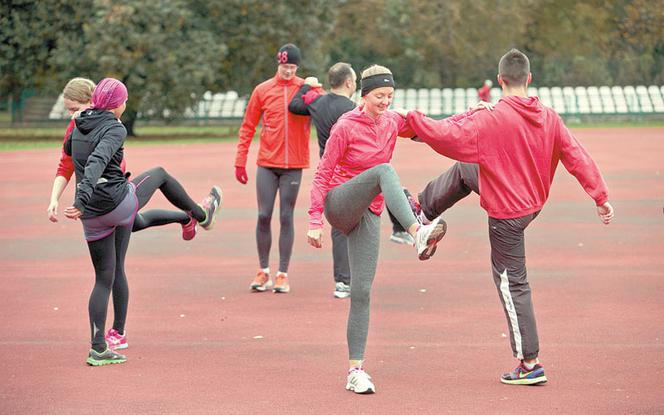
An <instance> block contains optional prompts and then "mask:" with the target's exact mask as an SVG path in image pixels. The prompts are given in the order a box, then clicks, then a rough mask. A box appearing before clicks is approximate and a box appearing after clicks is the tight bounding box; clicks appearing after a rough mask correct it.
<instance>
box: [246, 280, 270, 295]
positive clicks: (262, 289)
mask: <svg viewBox="0 0 664 415" xmlns="http://www.w3.org/2000/svg"><path fill="white" fill-rule="evenodd" d="M271 287H272V281H268V282H267V283H266V284H263V285H253V284H252V285H250V286H249V288H251V290H252V291H256V292H259V293H262V292H265V291H267V290H268V289H270V288H271Z"/></svg>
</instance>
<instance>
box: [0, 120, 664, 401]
mask: <svg viewBox="0 0 664 415" xmlns="http://www.w3.org/2000/svg"><path fill="white" fill-rule="evenodd" d="M575 134H576V135H577V136H578V137H579V138H580V139H581V140H582V141H583V142H584V144H585V145H586V147H587V148H588V149H589V151H590V153H591V154H592V155H593V156H594V158H595V159H596V161H597V162H598V164H599V165H600V167H601V169H602V171H603V172H604V174H605V177H606V180H607V182H608V184H609V187H610V194H611V201H612V202H613V204H614V207H615V208H616V217H615V222H614V223H613V224H611V225H610V226H603V225H601V224H600V222H599V219H598V218H597V217H596V214H595V209H594V206H593V203H592V201H591V200H590V199H589V198H588V197H587V195H586V194H585V193H584V192H583V190H582V189H581V187H580V186H579V185H578V184H577V183H576V182H575V181H574V179H573V178H572V177H571V176H570V175H569V174H568V173H567V172H566V171H565V170H564V168H563V167H562V166H561V167H560V168H559V173H558V176H557V178H556V181H555V183H554V186H553V189H552V193H551V197H550V200H549V203H548V204H547V206H546V207H545V209H544V211H543V212H542V214H541V215H540V216H539V217H538V219H537V220H536V221H535V223H534V224H533V225H531V227H530V229H529V230H528V232H527V256H528V266H529V278H530V281H531V285H532V287H533V293H534V301H535V311H536V314H537V319H538V325H539V330H540V343H541V355H540V357H541V359H542V362H543V363H544V365H545V368H546V371H547V375H548V377H549V379H550V381H549V383H548V384H547V385H545V386H540V387H518V386H506V385H502V384H501V383H500V382H499V381H498V376H499V375H500V373H502V372H503V371H505V370H507V369H509V368H511V367H512V366H514V365H515V360H513V359H512V357H511V351H510V348H509V342H508V339H507V338H505V335H504V333H507V326H506V321H505V318H504V315H503V313H502V311H501V307H500V302H499V300H498V296H497V294H496V291H495V287H494V285H493V281H492V278H491V275H490V266H489V258H488V253H489V250H488V238H487V230H486V226H487V225H486V216H485V214H484V212H483V211H482V210H481V209H480V208H479V206H478V198H477V196H474V195H473V196H471V197H469V198H467V199H466V200H465V201H463V202H462V203H461V204H460V205H458V206H457V207H455V208H454V209H453V210H451V211H450V213H449V214H448V215H447V216H446V217H447V220H448V223H449V230H448V236H446V239H445V240H444V241H443V243H442V246H441V247H439V249H438V251H437V253H436V256H435V257H434V258H432V259H431V260H430V261H428V262H419V261H417V259H416V256H415V253H414V252H413V250H412V248H408V247H404V246H399V245H395V244H393V243H390V242H389V241H388V237H389V221H388V220H387V219H385V220H383V232H384V235H383V238H382V241H384V242H383V243H382V247H381V260H380V264H379V267H378V274H377V278H376V281H375V284H374V290H373V297H372V300H373V301H372V320H371V325H370V333H369V341H368V346H367V363H366V367H367V370H368V371H369V372H370V373H371V374H372V376H373V377H374V380H375V382H376V385H377V388H378V393H377V394H375V395H372V396H358V395H355V394H353V393H350V392H347V391H345V390H344V384H345V373H346V356H347V354H346V343H345V323H346V316H347V312H348V301H347V300H335V299H333V298H332V276H331V272H332V271H331V270H332V264H331V249H330V241H329V237H328V234H327V233H326V239H325V240H324V243H326V246H324V249H323V250H315V249H313V248H311V247H309V246H308V245H307V244H306V238H305V233H306V227H307V225H306V224H307V219H306V211H307V208H308V196H309V185H310V183H311V178H312V174H313V171H312V170H311V169H310V170H307V171H306V173H305V175H304V179H303V187H302V189H301V193H300V200H299V201H298V205H297V210H296V235H297V238H296V245H295V248H294V254H293V258H292V261H291V269H290V270H289V271H290V272H289V274H290V276H291V287H292V291H291V293H290V294H287V295H274V294H272V293H263V294H251V293H250V292H249V290H248V285H249V282H250V280H251V279H252V277H253V275H254V273H255V271H256V269H257V267H258V264H257V255H256V253H255V238H254V229H255V220H256V208H255V190H254V187H253V186H254V183H255V181H254V180H255V171H254V169H253V168H252V169H250V170H249V173H250V183H249V185H248V186H246V187H245V186H241V185H239V184H238V183H236V182H235V179H234V177H233V168H232V164H233V154H234V150H235V146H234V144H233V143H224V144H215V145H209V144H208V145H206V144H200V145H187V146H183V145H168V146H159V147H157V146H149V147H142V146H140V147H132V146H130V147H129V148H128V151H127V157H128V164H129V166H130V170H132V171H134V172H136V173H138V172H140V171H143V170H145V169H147V168H149V167H152V166H154V165H162V166H164V167H166V168H167V169H168V170H169V171H170V172H171V173H172V174H173V175H174V176H176V177H177V178H179V180H180V181H181V182H182V183H183V184H184V185H185V187H186V188H187V189H188V190H189V192H190V193H191V194H192V195H195V197H196V198H199V197H201V196H203V195H204V194H205V193H206V192H207V190H208V189H209V187H210V186H211V185H212V184H214V183H218V184H220V185H221V186H222V188H223V190H224V204H223V211H222V214H221V217H220V220H219V221H218V222H217V227H216V228H215V229H214V230H213V231H211V232H201V233H200V234H199V235H198V236H197V237H196V239H194V240H193V241H191V242H184V241H182V240H181V238H180V228H179V226H171V227H164V228H158V229H150V230H147V231H143V232H140V233H135V234H133V236H132V243H131V245H130V252H129V255H128V259H127V274H128V278H129V283H130V290H131V296H130V309H129V317H128V325H127V331H128V338H129V343H130V345H131V346H130V348H129V349H128V350H127V355H128V357H129V361H128V362H127V363H126V364H123V365H116V366H107V367H101V368H92V367H88V366H86V365H85V363H84V360H85V357H86V354H87V351H88V347H89V345H88V317H87V301H88V295H89V292H90V290H91V287H92V284H93V270H92V266H91V263H90V259H89V257H88V253H87V248H86V246H85V243H84V242H83V238H82V230H81V227H80V224H79V223H76V222H72V221H69V220H66V219H65V218H64V217H63V218H61V221H60V222H59V223H58V224H52V223H50V222H48V220H47V218H46V213H45V211H46V206H47V201H48V196H49V193H50V186H51V183H52V180H53V174H54V172H55V164H56V161H57V157H58V152H57V151H54V150H44V151H25V152H11V153H3V154H2V162H1V163H0V190H1V191H0V220H1V222H2V223H3V227H2V232H1V234H0V261H1V263H0V264H1V266H2V277H1V284H0V295H1V298H2V300H1V301H0V316H1V317H0V332H1V333H2V336H1V337H0V354H1V355H2V359H1V363H0V376H1V380H0V413H7V414H16V413H24V414H37V413H52V414H89V413H111V412H112V411H113V413H122V414H134V413H140V414H164V413H188V414H203V413H223V414H258V413H264V414H336V413H343V414H353V413H363V414H387V413H394V414H405V413H417V414H441V413H464V414H465V413H481V414H493V413H521V412H526V411H528V412H532V413H535V412H536V413H612V414H613V413H616V414H617V413H620V414H622V413H663V412H664V380H663V379H664V278H663V277H664V216H663V215H662V208H663V205H664V130H663V129H629V130H628V129H610V130H576V131H575ZM312 144H314V143H313V142H312ZM256 148H257V146H256V143H254V145H253V146H252V154H251V155H250V160H255V152H256ZM314 150H315V149H314V148H313V146H312V160H317V156H316V152H315V151H314ZM394 165H395V167H396V168H397V171H398V172H399V173H400V175H401V176H402V181H403V183H404V184H405V185H406V186H407V187H408V188H410V189H411V190H412V191H417V190H418V189H421V188H422V186H423V185H424V184H425V183H426V181H427V180H429V179H431V178H433V177H435V176H436V175H437V174H438V173H439V172H441V171H442V170H444V169H446V168H447V167H448V166H450V165H451V161H450V160H447V159H445V158H442V157H440V156H438V155H436V154H435V153H433V152H432V151H430V150H429V149H428V147H426V146H424V145H418V144H415V143H411V142H407V141H404V142H401V143H399V145H398V148H397V152H396V155H395V159H394ZM71 199H72V188H71V187H70V189H68V191H67V193H65V195H64V197H63V206H61V210H62V209H63V208H64V207H65V206H66V205H67V203H68V202H69V201H71ZM167 206H168V204H167V202H166V201H165V199H164V198H163V197H161V196H158V197H155V198H154V199H153V201H152V202H151V203H150V204H149V205H148V208H149V207H167ZM277 222H278V215H275V217H274V218H273V224H274V226H273V241H276V240H277V237H276V235H277V233H276V232H277V231H278V226H277ZM277 257H278V254H277V246H276V243H275V244H273V250H272V258H271V267H272V268H273V269H276V267H277ZM110 316H112V313H109V321H110V318H111V317H110ZM256 336H262V338H255V337H256Z"/></svg>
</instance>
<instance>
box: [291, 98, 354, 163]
mask: <svg viewBox="0 0 664 415" xmlns="http://www.w3.org/2000/svg"><path fill="white" fill-rule="evenodd" d="M310 89H311V86H309V85H302V86H301V87H300V90H299V91H297V93H296V94H295V97H293V100H292V101H291V102H290V105H288V110H289V111H290V112H292V113H293V114H298V115H311V119H312V120H313V121H314V126H315V127H316V132H317V133H318V148H319V150H320V154H319V155H320V156H321V157H323V152H324V151H325V143H327V139H328V138H330V130H332V126H333V125H334V123H336V122H337V120H338V119H339V117H341V116H342V115H343V114H344V113H346V112H348V111H350V110H352V109H353V108H355V104H354V103H353V101H351V100H350V99H349V98H348V97H345V96H343V95H337V94H332V93H329V94H326V95H321V96H319V97H318V98H316V99H314V100H313V101H312V102H311V103H309V105H307V104H306V103H305V102H304V99H303V98H302V97H303V96H304V94H306V93H307V92H309V90H310Z"/></svg>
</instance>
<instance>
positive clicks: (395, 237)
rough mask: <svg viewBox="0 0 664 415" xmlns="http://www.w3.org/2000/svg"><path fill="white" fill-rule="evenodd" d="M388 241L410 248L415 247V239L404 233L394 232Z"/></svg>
mask: <svg viewBox="0 0 664 415" xmlns="http://www.w3.org/2000/svg"><path fill="white" fill-rule="evenodd" d="M390 241H392V242H396V243H398V244H404V245H410V246H413V245H415V239H413V237H412V236H410V234H409V233H408V232H406V231H401V232H394V233H393V234H392V236H390Z"/></svg>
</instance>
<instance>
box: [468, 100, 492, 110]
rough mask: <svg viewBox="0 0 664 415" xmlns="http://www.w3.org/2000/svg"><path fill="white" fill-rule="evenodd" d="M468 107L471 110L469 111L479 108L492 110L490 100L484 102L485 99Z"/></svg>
mask: <svg viewBox="0 0 664 415" xmlns="http://www.w3.org/2000/svg"><path fill="white" fill-rule="evenodd" d="M468 109H469V110H471V111H472V110H481V109H487V110H489V111H493V104H492V103H490V102H486V101H480V102H478V103H477V104H475V105H471V106H470V108H468Z"/></svg>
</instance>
